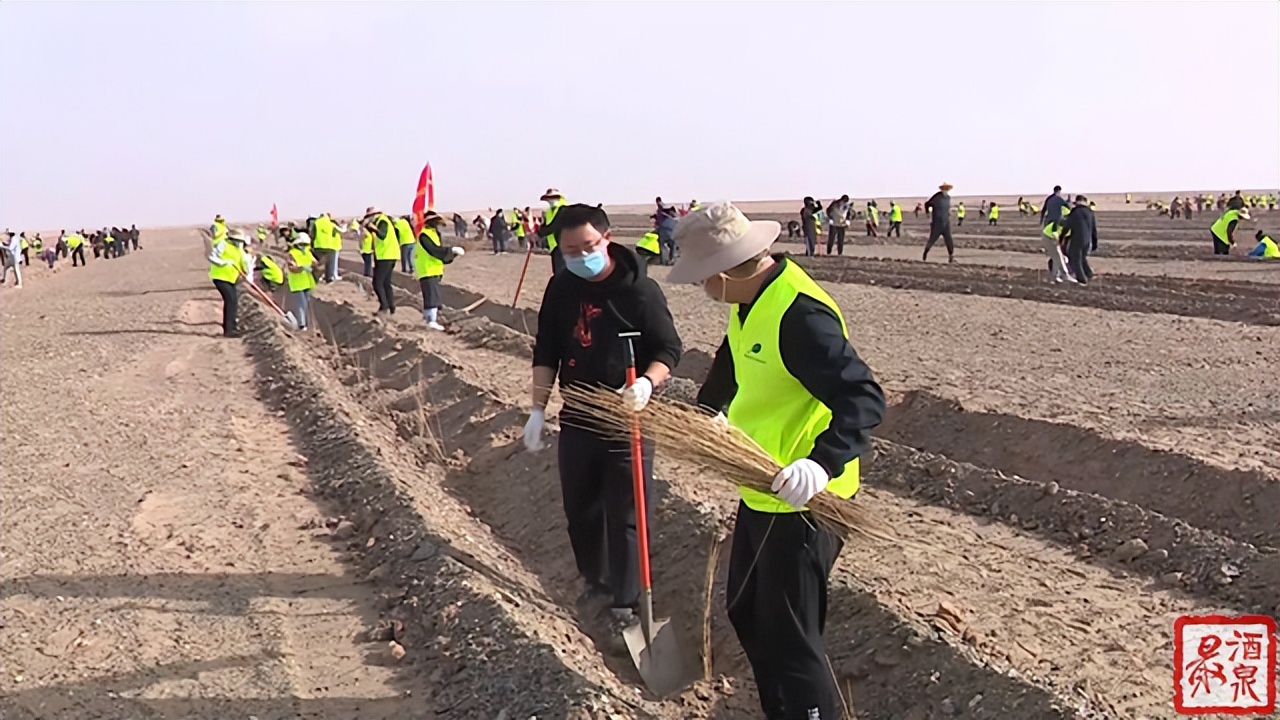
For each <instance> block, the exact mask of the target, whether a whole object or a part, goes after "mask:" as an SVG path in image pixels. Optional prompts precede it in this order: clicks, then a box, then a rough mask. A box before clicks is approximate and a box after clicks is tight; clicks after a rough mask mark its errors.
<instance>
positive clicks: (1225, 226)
mask: <svg viewBox="0 0 1280 720" xmlns="http://www.w3.org/2000/svg"><path fill="white" fill-rule="evenodd" d="M1239 194H1240V191H1239V190H1237V191H1236V196H1237V197H1238V196H1239ZM1252 219H1253V218H1251V217H1250V216H1249V210H1248V208H1244V207H1241V208H1233V207H1231V205H1230V204H1228V205H1227V211H1226V212H1224V213H1222V215H1221V216H1219V217H1218V219H1217V220H1215V221H1214V223H1213V225H1212V226H1210V227H1209V234H1210V235H1211V236H1212V237H1213V254H1214V255H1230V254H1231V246H1232V245H1235V244H1236V225H1238V224H1239V223H1240V221H1241V220H1252Z"/></svg>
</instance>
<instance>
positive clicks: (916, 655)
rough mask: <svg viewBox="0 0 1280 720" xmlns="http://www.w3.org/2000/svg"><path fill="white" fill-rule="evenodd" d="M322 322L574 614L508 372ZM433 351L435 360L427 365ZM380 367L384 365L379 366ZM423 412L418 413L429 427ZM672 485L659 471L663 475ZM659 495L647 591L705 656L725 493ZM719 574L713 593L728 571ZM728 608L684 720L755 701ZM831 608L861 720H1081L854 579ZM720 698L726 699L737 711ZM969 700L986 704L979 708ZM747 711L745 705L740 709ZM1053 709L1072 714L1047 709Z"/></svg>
mask: <svg viewBox="0 0 1280 720" xmlns="http://www.w3.org/2000/svg"><path fill="white" fill-rule="evenodd" d="M334 289H337V288H331V290H334ZM347 289H348V290H350V288H347ZM331 294H334V295H338V296H339V297H343V296H342V295H341V294H339V293H331ZM346 299H348V300H356V301H359V300H360V299H361V295H360V294H359V293H350V294H349V295H347V296H346ZM319 310H320V312H321V317H322V318H323V320H322V322H323V323H324V324H323V325H322V327H325V328H326V330H325V332H326V334H328V335H330V337H332V338H333V339H334V340H335V344H336V345H338V346H340V347H345V348H348V349H349V352H348V355H349V357H350V358H351V362H352V363H353V364H358V363H361V362H366V363H367V362H370V361H372V369H371V370H370V371H369V372H365V373H362V375H363V376H367V377H370V378H374V379H372V380H369V381H361V382H359V383H355V384H354V385H353V387H356V388H359V389H361V392H362V394H363V396H364V397H365V398H367V400H366V401H367V402H369V403H377V404H379V405H380V406H382V407H385V408H387V411H388V413H389V414H390V415H391V416H392V417H393V418H395V421H396V423H397V426H398V427H399V429H400V433H401V436H402V437H418V436H421V435H423V434H424V432H426V431H425V430H424V428H426V427H430V428H431V429H432V430H431V432H433V433H434V434H435V435H436V437H437V438H438V441H439V442H440V443H441V444H442V445H443V448H444V451H445V453H446V455H451V456H454V457H457V458H460V459H461V463H462V464H463V465H464V466H465V470H463V469H462V468H456V469H454V471H453V472H451V473H449V474H448V475H447V476H446V478H445V479H444V481H443V482H444V485H445V486H446V487H448V488H449V490H450V492H451V493H453V494H454V495H455V496H457V497H458V498H459V499H460V500H461V501H462V502H464V503H466V505H467V506H468V507H469V508H470V509H471V511H472V512H473V513H474V514H475V516H476V517H477V518H479V519H481V520H482V521H484V522H485V524H486V525H488V526H489V527H490V528H492V529H493V532H494V533H495V536H496V537H497V538H498V539H499V540H500V541H501V542H502V543H503V544H504V546H505V547H506V548H507V549H508V550H509V551H510V552H512V553H514V554H515V555H516V556H517V557H518V558H520V560H521V562H522V564H523V566H524V567H526V568H528V569H530V570H532V571H533V572H535V573H536V574H537V575H538V578H539V585H540V586H541V587H542V588H544V589H545V590H546V592H547V593H548V595H549V596H550V597H551V599H552V600H553V601H554V602H556V603H557V604H558V605H559V606H562V607H564V606H568V605H570V604H571V603H572V601H573V596H574V595H575V594H576V592H577V587H578V584H577V582H576V577H575V576H576V570H575V569H574V567H573V561H572V556H571V555H570V553H569V551H568V541H567V535H566V534H565V532H564V528H563V519H562V515H563V514H562V512H561V511H560V507H559V497H558V492H557V490H556V485H557V480H556V476H555V470H554V453H553V452H550V451H549V452H548V453H544V454H539V455H534V456H530V455H529V454H527V453H525V452H524V450H523V447H522V446H521V445H520V443H519V439H518V435H519V427H520V424H521V423H522V421H523V417H522V415H521V413H520V412H519V410H518V409H517V408H515V407H513V406H511V405H508V404H507V400H509V397H508V393H511V392H515V393H519V394H522V389H521V388H517V387H514V386H513V385H512V384H511V382H509V381H510V380H511V377H512V373H511V372H509V370H510V366H511V365H512V364H514V363H515V362H516V361H514V360H512V359H511V358H510V357H508V356H506V355H496V356H493V354H492V353H487V351H483V350H479V351H477V350H471V349H469V348H466V347H465V346H462V345H459V344H457V343H452V342H451V343H450V345H449V347H448V348H444V347H441V341H442V340H443V339H445V338H444V337H443V336H440V335H433V336H430V337H423V338H421V339H419V340H417V342H418V344H419V346H420V347H421V348H422V350H423V354H422V355H421V356H420V357H419V358H416V359H415V358H414V357H412V355H411V354H406V353H405V352H399V351H397V352H392V351H390V350H388V348H394V347H395V345H396V343H398V342H403V343H405V345H404V346H403V347H404V348H406V349H407V348H408V347H409V345H408V344H409V343H410V342H412V340H411V338H413V337H415V334H414V333H412V332H402V329H401V328H399V327H394V326H397V325H398V322H399V321H398V319H397V320H395V321H392V322H391V327H385V332H386V333H389V334H390V336H391V337H392V338H395V340H391V341H389V340H388V339H387V338H385V337H384V336H383V331H374V330H370V329H368V326H370V325H373V321H371V320H369V319H367V317H366V316H363V314H358V313H356V312H354V311H353V310H352V309H351V307H349V306H347V305H343V304H340V305H329V304H328V303H321V304H320V307H319ZM348 343H351V344H350V345H348ZM428 344H430V347H431V348H432V350H431V351H426V348H427V346H428ZM380 348H381V349H380ZM437 350H439V351H438V352H437ZM379 357H381V358H383V360H380V361H379V360H374V359H375V358H379ZM498 362H500V363H501V365H498V364H497V363H498ZM418 378H425V382H422V381H419V380H418ZM502 378H506V380H503V379H502ZM494 383H496V385H495V384H494ZM517 384H518V383H517ZM419 408H426V413H425V415H424V414H423V413H422V412H421V411H420V410H419ZM424 452H427V451H426V450H424ZM680 471H681V469H679V468H674V469H672V468H665V469H664V468H660V472H659V475H660V477H668V474H669V473H671V472H680ZM684 471H686V472H687V469H684ZM659 486H660V490H661V491H660V499H659V501H658V504H657V518H656V520H655V528H656V532H655V537H654V568H655V578H654V584H655V588H659V589H658V590H657V594H658V596H659V604H660V605H661V608H660V612H663V613H664V614H665V613H671V614H673V615H674V616H675V617H676V622H677V623H678V625H679V627H680V628H681V632H682V636H683V637H684V639H685V643H684V644H685V647H686V648H699V647H701V646H702V641H703V634H702V628H703V626H704V625H703V624H704V622H705V618H704V617H703V614H702V608H704V607H707V606H706V604H705V602H704V598H705V594H706V582H707V577H708V557H709V553H710V552H711V551H712V547H713V545H714V543H715V540H716V539H717V538H718V537H719V536H720V535H721V534H722V533H723V532H724V531H723V526H724V523H725V522H726V520H727V518H726V513H727V511H726V508H731V507H732V503H727V502H724V501H725V499H726V498H725V496H724V494H723V492H720V491H723V490H725V488H724V487H723V486H721V485H720V483H715V484H714V485H713V487H714V488H715V490H714V491H713V492H715V493H716V495H717V496H716V497H714V499H713V498H711V497H702V496H699V495H698V494H697V493H695V494H693V495H692V496H691V495H689V494H687V493H685V492H683V491H682V490H677V489H676V488H675V487H674V486H673V485H670V484H668V483H664V482H660V483H659ZM925 512H926V513H928V512H930V511H929V510H928V509H927V508H926V509H925ZM917 522H918V521H917ZM934 522H936V521H934ZM713 572H714V576H715V577H716V578H717V581H716V582H717V588H719V587H720V585H721V584H722V582H723V572H724V562H723V559H722V560H721V562H720V563H719V564H718V566H716V568H715V569H714V570H713ZM717 592H719V589H718V590H717ZM722 603H723V599H722V598H717V599H716V600H714V601H713V605H711V606H710V607H711V610H712V611H713V616H712V618H711V627H712V634H711V639H710V648H711V656H712V659H713V672H714V673H715V676H716V677H717V682H716V684H715V685H713V686H712V688H711V690H710V692H712V693H713V696H712V698H711V700H709V701H706V703H705V704H704V706H703V707H702V709H701V710H700V711H697V712H694V713H692V716H698V717H702V716H707V717H736V715H734V713H735V712H742V711H743V708H751V707H752V705H751V703H753V702H754V701H753V700H751V699H750V695H751V693H750V691H749V690H743V689H742V688H743V686H744V685H747V687H749V684H748V683H744V677H746V673H747V668H746V666H745V663H744V661H743V659H742V657H741V656H740V653H739V652H738V650H737V646H736V642H734V641H733V639H732V636H731V633H730V631H729V627H728V621H727V618H726V617H724V615H723V611H722V610H721V609H720V608H721V604H722ZM830 603H831V605H830V607H831V618H832V619H831V625H832V627H831V629H830V630H829V635H830V636H831V637H832V638H833V640H832V648H831V652H830V654H831V658H832V662H833V664H834V665H835V670H836V672H837V675H838V677H839V678H840V679H841V685H842V687H847V688H849V689H850V690H851V693H852V696H853V698H854V702H855V704H856V706H857V709H858V712H859V717H872V718H874V717H902V716H903V715H902V712H904V708H905V709H907V710H909V712H908V716H912V717H915V716H920V717H925V716H927V715H925V714H923V713H927V712H929V710H928V708H937V707H946V706H948V705H950V706H955V707H960V706H963V705H964V704H966V703H969V702H973V703H974V705H973V707H974V708H975V710H973V711H971V712H974V713H975V716H977V717H999V716H1000V715H1001V713H1008V712H1016V713H1019V714H1022V713H1025V715H1024V716H1026V717H1063V716H1075V715H1076V714H1077V710H1078V708H1077V707H1076V706H1077V705H1079V706H1081V707H1089V706H1090V703H1089V702H1088V700H1087V698H1086V697H1084V696H1081V697H1075V696H1074V695H1073V692H1072V691H1071V689H1070V688H1063V687H1059V688H1058V691H1057V692H1056V693H1052V692H1048V691H1047V690H1046V689H1045V688H1046V686H1044V685H1041V684H1039V682H1028V681H1027V680H1024V679H1019V678H1020V677H1024V676H1022V675H1020V674H1019V673H1014V674H1012V675H1011V674H1006V672H1005V671H1006V670H1012V669H1014V668H1013V666H1012V665H1011V663H1009V662H1008V661H1005V660H1000V661H994V660H991V659H989V658H983V659H980V658H982V656H981V654H980V653H978V651H977V650H975V649H974V647H973V646H971V645H970V644H969V643H966V642H965V641H963V640H961V639H960V638H959V637H958V636H955V637H947V636H944V635H942V634H941V633H939V632H938V631H937V630H934V629H931V628H930V627H929V625H927V624H926V622H927V612H926V611H924V610H920V609H912V608H905V607H900V606H886V605H884V604H883V603H881V602H880V601H879V600H878V598H877V597H876V595H875V594H874V593H872V592H871V591H870V590H869V589H868V588H867V587H866V586H864V585H863V583H862V582H860V581H855V580H854V579H853V576H851V575H841V577H840V578H839V579H838V580H837V581H836V582H835V583H834V584H833V590H832V597H831V600H830ZM677 609H678V610H677ZM586 629H587V631H588V632H589V633H591V635H592V637H593V638H594V639H595V640H596V641H597V642H599V643H603V641H604V640H605V639H606V638H605V637H602V636H601V635H600V633H601V628H598V627H591V626H588V627H587V628H586ZM877 658H878V659H877ZM985 661H991V662H992V663H993V667H987V662H985ZM608 663H609V667H610V668H612V669H613V670H614V671H615V672H616V673H618V676H619V678H621V679H622V680H625V681H629V682H635V681H636V679H635V678H634V675H633V673H634V671H633V670H632V669H631V668H630V667H629V665H628V664H627V662H626V661H625V660H623V661H622V662H621V663H619V662H618V661H617V660H616V659H610V660H609V661H608ZM1001 668H1003V670H1002V669H1001ZM931 676H933V677H935V678H936V679H935V681H934V682H933V683H925V682H922V680H923V679H924V678H928V677H931ZM1040 682H1045V681H1043V680H1042V681H1040ZM725 688H728V689H729V690H730V691H733V696H732V697H733V699H732V700H731V699H729V697H728V696H727V694H726V693H725V692H724V690H725ZM977 695H982V697H981V698H979V699H977V700H976V701H975V700H974V698H975V697H976V696H977ZM695 697H696V694H695ZM1068 698H1070V699H1068ZM742 702H746V703H747V704H746V705H737V704H735V703H742ZM1055 702H1057V703H1059V704H1062V703H1066V704H1067V706H1070V708H1071V709H1069V710H1058V709H1055V707H1054V704H1055ZM1098 703H1101V700H1095V702H1094V703H1093V704H1092V707H1095V708H1096V707H1105V704H1101V705H1099V704H1098ZM1014 708H1017V710H1014ZM748 712H749V711H748ZM911 713H916V714H915V715H911Z"/></svg>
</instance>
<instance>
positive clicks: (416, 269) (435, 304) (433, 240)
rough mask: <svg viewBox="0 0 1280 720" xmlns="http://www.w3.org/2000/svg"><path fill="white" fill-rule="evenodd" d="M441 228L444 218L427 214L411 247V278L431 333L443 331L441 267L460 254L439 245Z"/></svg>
mask: <svg viewBox="0 0 1280 720" xmlns="http://www.w3.org/2000/svg"><path fill="white" fill-rule="evenodd" d="M442 227H444V218H443V217H441V216H440V215H439V214H437V213H436V211H435V210H428V211H427V214H426V216H425V217H424V218H423V224H422V232H420V233H418V242H417V243H415V244H414V246H413V276H414V277H415V278H417V279H418V289H419V290H421V291H422V319H423V320H425V321H426V323H427V327H428V328H430V329H431V330H444V326H443V325H441V324H440V280H441V278H443V277H444V266H445V265H448V264H449V263H451V262H453V259H454V258H458V257H462V256H463V254H464V253H463V250H462V248H460V247H456V246H455V247H451V248H446V247H444V245H442V244H441V242H440V228H442Z"/></svg>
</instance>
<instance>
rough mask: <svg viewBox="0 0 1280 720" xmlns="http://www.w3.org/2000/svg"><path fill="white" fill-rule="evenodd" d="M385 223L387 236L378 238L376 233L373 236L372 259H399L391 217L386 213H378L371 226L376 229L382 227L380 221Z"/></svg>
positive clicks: (394, 227) (394, 226)
mask: <svg viewBox="0 0 1280 720" xmlns="http://www.w3.org/2000/svg"><path fill="white" fill-rule="evenodd" d="M384 222H385V223H386V224H387V236H386V237H384V238H380V237H378V236H377V234H374V235H372V237H373V259H374V260H399V259H400V244H399V242H397V241H396V225H395V223H394V222H393V221H392V220H391V218H389V217H387V216H386V215H379V216H378V217H377V218H375V219H374V221H373V228H374V230H377V229H378V228H380V227H382V223H384Z"/></svg>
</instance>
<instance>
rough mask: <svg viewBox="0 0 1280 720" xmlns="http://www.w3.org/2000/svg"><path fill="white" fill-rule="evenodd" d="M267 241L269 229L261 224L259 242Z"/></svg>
mask: <svg viewBox="0 0 1280 720" xmlns="http://www.w3.org/2000/svg"><path fill="white" fill-rule="evenodd" d="M266 241H267V229H266V228H264V227H262V226H261V225H259V226H258V242H266Z"/></svg>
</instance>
